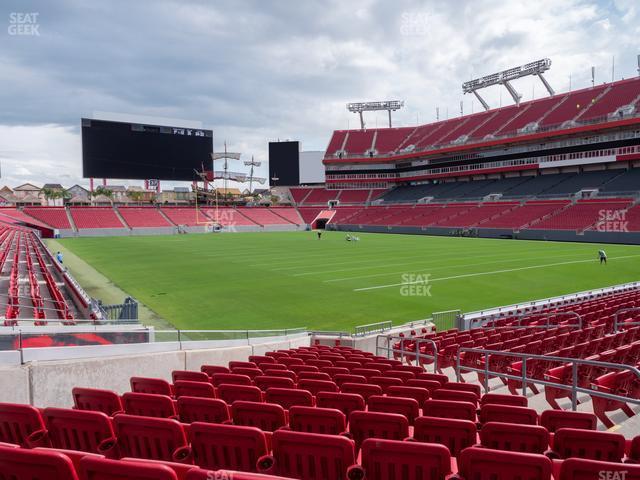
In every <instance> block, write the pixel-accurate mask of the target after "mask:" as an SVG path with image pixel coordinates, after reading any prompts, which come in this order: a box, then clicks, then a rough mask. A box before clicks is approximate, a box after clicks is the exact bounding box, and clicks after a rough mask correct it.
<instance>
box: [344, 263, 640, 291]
mask: <svg viewBox="0 0 640 480" xmlns="http://www.w3.org/2000/svg"><path fill="white" fill-rule="evenodd" d="M634 257H640V255H625V256H623V257H614V258H609V260H621V259H623V258H634ZM587 262H597V259H596V260H593V259H589V260H574V261H571V262H557V263H547V264H545V265H531V266H529V267H519V268H507V269H504V270H494V271H492V272H478V273H465V274H463V275H452V276H450V277H441V278H430V279H429V283H431V282H438V281H442V280H454V279H457V278H468V277H480V276H482V275H495V274H498V273H508V272H517V271H521V270H533V269H536V268H547V267H556V266H558V265H569V264H573V263H587ZM418 283H424V281H423V280H420V281H415V282H401V283H392V284H389V285H377V286H375V287H363V288H354V289H353V291H354V292H365V291H368V290H379V289H381V288H391V287H400V286H402V285H413V284H418Z"/></svg>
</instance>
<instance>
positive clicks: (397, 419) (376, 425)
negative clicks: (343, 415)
mask: <svg viewBox="0 0 640 480" xmlns="http://www.w3.org/2000/svg"><path fill="white" fill-rule="evenodd" d="M349 432H350V433H351V435H352V437H353V439H354V440H355V442H356V447H357V448H358V449H359V448H360V445H362V442H364V441H365V440H366V439H367V438H385V439H388V440H404V439H406V438H407V437H408V436H409V421H408V420H407V417H405V416H404V415H400V414H397V413H380V412H360V411H355V412H352V413H351V415H349Z"/></svg>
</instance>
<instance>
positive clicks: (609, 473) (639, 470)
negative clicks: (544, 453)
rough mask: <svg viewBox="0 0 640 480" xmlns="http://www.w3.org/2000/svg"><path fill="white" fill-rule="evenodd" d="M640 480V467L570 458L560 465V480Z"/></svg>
mask: <svg viewBox="0 0 640 480" xmlns="http://www.w3.org/2000/svg"><path fill="white" fill-rule="evenodd" d="M595 478H597V479H601V480H622V479H624V480H640V465H630V464H628V463H627V464H625V463H615V462H602V461H597V460H589V459H584V458H569V459H567V460H564V461H563V462H562V465H560V475H559V477H558V480H593V479H595Z"/></svg>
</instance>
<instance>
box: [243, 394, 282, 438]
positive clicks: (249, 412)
mask: <svg viewBox="0 0 640 480" xmlns="http://www.w3.org/2000/svg"><path fill="white" fill-rule="evenodd" d="M231 418H233V424H234V425H243V426H246V427H256V428H259V429H260V430H262V431H263V432H273V431H275V430H277V429H279V428H281V427H284V426H285V425H286V424H287V420H286V416H285V412H284V408H282V407H281V406H280V405H277V404H275V403H258V402H244V401H241V400H239V401H237V402H234V403H233V405H231Z"/></svg>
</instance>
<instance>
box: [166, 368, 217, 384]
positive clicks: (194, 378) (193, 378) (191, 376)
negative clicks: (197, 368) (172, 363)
mask: <svg viewBox="0 0 640 480" xmlns="http://www.w3.org/2000/svg"><path fill="white" fill-rule="evenodd" d="M171 380H172V381H173V383H176V382H177V381H178V380H188V381H190V382H208V381H209V375H207V374H206V373H204V372H192V371H190V370H174V371H173V372H171Z"/></svg>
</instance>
